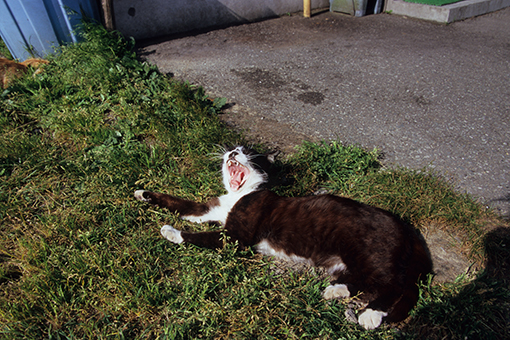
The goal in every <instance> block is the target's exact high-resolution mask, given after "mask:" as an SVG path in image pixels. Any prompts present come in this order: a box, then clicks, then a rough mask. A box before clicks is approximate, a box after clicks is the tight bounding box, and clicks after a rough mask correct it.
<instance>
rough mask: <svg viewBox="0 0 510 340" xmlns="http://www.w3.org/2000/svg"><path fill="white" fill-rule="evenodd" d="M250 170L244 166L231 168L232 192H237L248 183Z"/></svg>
mask: <svg viewBox="0 0 510 340" xmlns="http://www.w3.org/2000/svg"><path fill="white" fill-rule="evenodd" d="M247 171H248V169H246V168H245V167H243V166H237V165H232V166H230V167H229V172H230V187H231V188H232V190H234V191H237V190H239V188H241V187H242V186H243V184H244V182H245V181H246V175H247Z"/></svg>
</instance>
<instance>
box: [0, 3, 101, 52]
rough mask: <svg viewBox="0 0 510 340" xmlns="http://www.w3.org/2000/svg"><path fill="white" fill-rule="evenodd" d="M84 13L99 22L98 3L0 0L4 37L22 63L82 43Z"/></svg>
mask: <svg viewBox="0 0 510 340" xmlns="http://www.w3.org/2000/svg"><path fill="white" fill-rule="evenodd" d="M82 13H83V14H84V15H85V16H87V17H89V18H92V19H95V20H99V12H98V9H97V6H96V3H95V0H88V1H85V0H0V35H1V36H2V39H3V40H4V42H5V43H6V45H7V48H8V49H9V51H10V52H11V54H12V55H13V56H14V57H15V58H17V59H20V60H25V59H27V58H30V57H44V56H46V55H48V54H51V53H54V52H55V47H57V46H59V45H64V44H67V43H73V42H76V41H78V35H77V34H76V32H75V30H76V29H77V28H78V26H79V24H80V22H81V18H82Z"/></svg>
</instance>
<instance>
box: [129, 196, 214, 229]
mask: <svg viewBox="0 0 510 340" xmlns="http://www.w3.org/2000/svg"><path fill="white" fill-rule="evenodd" d="M135 198H136V199H138V200H139V201H142V202H147V203H150V204H152V205H155V206H158V207H160V208H167V209H169V210H170V211H172V212H176V213H178V214H179V215H181V217H183V218H185V219H189V220H193V221H195V220H198V219H200V218H201V217H203V216H204V215H207V213H209V212H210V211H211V208H212V207H214V206H215V205H217V203H216V201H215V200H214V199H213V200H211V201H209V202H207V203H197V202H193V201H189V200H185V199H182V198H178V197H174V196H171V195H167V194H161V193H157V192H151V191H145V190H137V191H135ZM204 221H208V219H204V220H200V222H204Z"/></svg>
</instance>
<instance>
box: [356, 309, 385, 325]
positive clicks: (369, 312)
mask: <svg viewBox="0 0 510 340" xmlns="http://www.w3.org/2000/svg"><path fill="white" fill-rule="evenodd" d="M387 315H388V313H386V312H382V311H380V310H373V309H371V308H367V309H365V310H364V311H363V312H362V313H361V314H360V316H359V317H358V323H359V324H360V325H361V326H363V328H365V329H375V328H377V327H379V325H381V322H382V319H383V318H384V317H385V316H387Z"/></svg>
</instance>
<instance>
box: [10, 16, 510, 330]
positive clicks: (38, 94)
mask: <svg viewBox="0 0 510 340" xmlns="http://www.w3.org/2000/svg"><path fill="white" fill-rule="evenodd" d="M84 32H85V33H84V35H85V36H84V38H85V39H84V42H82V43H79V44H74V45H72V46H68V47H65V48H63V49H62V53H61V54H60V55H59V56H57V57H54V58H52V60H51V63H50V64H49V65H48V66H47V67H46V68H45V72H44V73H42V74H40V75H38V76H37V77H31V76H27V77H25V78H23V79H20V80H18V81H16V82H15V83H13V84H12V86H11V87H10V88H8V89H6V90H5V91H4V92H3V93H2V94H1V97H0V338H3V339H42V338H49V339H85V338H94V339H96V338H97V339H123V338H128V339H169V338H171V339H195V338H202V339H213V338H214V339H217V338H229V339H230V338H241V339H244V338H249V339H251V338H257V339H258V338H260V339H282V338H285V339H297V338H300V339H333V338H334V339H395V338H401V337H404V338H413V337H415V336H417V335H420V336H422V335H423V334H425V335H426V334H433V335H436V334H437V338H441V336H443V335H448V334H456V332H457V331H460V330H463V329H464V330H465V332H464V333H459V334H462V335H464V334H465V335H466V336H470V335H473V336H474V335H476V336H477V337H478V335H479V336H480V338H487V339H489V338H494V337H495V336H497V335H498V334H501V332H502V331H504V329H505V328H504V327H508V325H507V323H506V324H505V319H504V318H503V319H502V318H500V317H499V315H501V311H502V310H503V309H504V308H507V306H508V301H509V295H508V289H507V288H508V287H507V286H505V285H504V283H505V282H506V281H504V280H500V278H501V277H503V276H502V273H500V272H499V271H498V270H493V271H485V272H483V273H480V276H479V278H478V279H477V280H475V281H459V282H457V283H453V284H451V285H441V286H430V287H424V288H423V289H422V298H421V300H420V303H419V306H418V309H417V310H416V311H415V318H414V319H413V320H414V321H412V322H411V323H409V324H408V325H407V326H406V327H405V328H404V329H402V330H397V329H394V328H392V327H390V326H383V327H381V328H380V329H378V330H375V331H366V330H364V329H362V328H360V327H359V326H357V325H355V324H351V323H348V322H346V321H345V318H344V316H343V315H344V311H345V307H344V305H342V304H341V303H338V302H333V303H331V302H326V301H324V300H323V299H322V298H321V291H322V290H323V289H324V288H325V287H326V285H327V282H325V281H322V280H319V279H317V278H316V277H315V276H313V275H311V274H310V273H296V272H292V271H290V272H288V273H284V274H276V273H275V272H274V271H273V270H272V269H271V264H270V261H269V260H268V259H265V258H262V257H260V256H258V255H255V254H253V253H252V252H251V251H249V250H248V251H246V250H240V249H238V248H237V247H236V245H235V244H230V245H226V246H225V247H224V248H223V249H219V250H206V249H199V248H197V247H194V246H189V245H181V246H176V245H173V244H171V243H169V242H167V241H165V240H164V239H163V238H162V237H160V235H159V228H160V226H161V225H162V224H166V223H168V224H173V225H175V226H176V227H177V228H181V229H187V230H194V231H200V230H209V229H211V228H214V227H213V226H209V225H196V224H192V223H189V222H184V221H181V220H179V219H178V218H177V217H176V216H174V215H173V214H171V213H170V212H168V211H166V210H154V209H153V208H151V207H149V206H147V205H145V204H142V203H140V202H137V201H136V200H135V199H134V198H133V192H134V190H136V189H142V188H145V189H149V190H158V191H163V192H166V193H170V194H174V195H177V196H181V197H186V198H189V199H193V200H197V201H204V200H206V199H208V198H210V197H212V196H217V195H220V194H222V193H223V188H222V184H221V176H220V173H219V168H220V167H219V160H218V159H217V158H216V157H215V156H214V153H217V152H219V151H220V150H221V145H234V144H238V143H243V137H242V136H240V135H238V134H235V133H234V132H232V131H231V130H229V129H227V128H226V127H225V126H224V125H222V124H221V122H220V121H219V119H218V118H217V113H218V110H219V108H220V107H221V106H222V105H223V103H224V102H223V101H222V100H221V99H216V100H210V99H209V98H208V97H207V95H206V94H205V93H204V91H203V89H201V88H198V87H194V86H191V85H190V84H187V83H182V82H176V81H174V80H172V79H170V78H168V77H166V76H164V75H161V74H160V73H159V72H158V70H157V69H156V68H155V67H154V66H151V65H149V64H145V63H141V62H139V61H138V60H137V59H136V57H135V55H134V53H133V52H132V47H133V43H132V42H131V41H126V40H124V39H122V38H121V37H120V36H118V35H116V34H114V33H107V32H106V31H105V30H103V29H102V28H100V27H97V26H87V27H86V29H85V30H84ZM280 165H281V166H282V167H283V168H284V169H286V170H285V175H286V176H287V177H288V178H289V180H288V181H286V182H284V184H282V185H280V186H279V187H277V188H276V190H277V191H278V192H280V193H282V194H286V195H294V196H298V195H305V194H311V193H313V192H315V191H317V190H319V189H322V188H325V189H327V190H329V191H333V192H336V193H339V194H342V195H347V196H349V197H353V198H356V199H359V200H361V201H364V202H367V203H370V204H374V205H378V206H381V207H383V208H387V209H389V210H391V211H393V212H395V213H396V214H399V215H400V216H402V217H403V218H404V219H406V220H408V221H409V222H411V223H413V224H415V225H417V226H419V225H420V223H421V222H422V221H424V220H428V219H432V220H443V221H445V222H446V224H447V225H449V226H450V228H452V230H459V229H461V230H463V232H464V234H465V235H466V238H467V239H470V238H471V239H473V242H472V244H473V247H474V248H476V249H478V250H477V253H478V254H483V253H484V251H485V252H486V253H487V254H493V255H491V256H492V257H490V256H489V257H490V258H493V262H495V263H499V264H501V263H506V262H505V261H506V260H505V259H506V258H507V257H504V256H503V257H502V254H506V253H505V252H504V249H506V248H504V245H503V244H505V243H504V242H501V240H504V239H505V238H504V237H503V236H501V235H500V236H498V237H496V238H495V239H494V240H493V242H492V243H490V244H494V246H493V247H492V248H490V247H489V248H490V249H493V248H494V249H496V248H497V249H499V250H498V251H495V252H492V251H491V252H487V251H486V249H489V248H488V247H487V242H485V243H484V242H481V241H479V242H478V243H476V242H475V240H476V239H477V238H478V239H480V235H482V234H483V229H482V225H481V222H480V221H483V220H484V219H486V218H493V217H491V215H490V214H489V213H488V212H486V211H485V210H484V209H482V208H481V207H480V206H479V205H477V204H475V203H473V201H472V200H471V199H470V198H469V197H467V196H464V195H459V194H456V193H455V192H454V191H453V190H452V189H451V186H450V185H449V184H448V183H447V182H445V181H444V180H441V179H440V178H439V177H437V176H434V175H433V174H430V173H427V172H417V171H409V170H404V169H397V170H392V171H389V170H383V169H381V167H380V164H379V162H378V160H377V151H375V150H374V151H372V152H366V151H364V150H363V149H361V148H358V147H350V146H343V145H341V144H339V143H331V144H325V143H323V144H311V143H305V144H303V145H302V146H301V147H300V148H299V149H298V150H297V152H296V154H295V155H294V156H293V157H291V158H290V159H286V160H281V161H280ZM498 242H499V243H498ZM506 244H510V243H506ZM498 247H499V248H498ZM494 254H495V255H494ZM491 268H504V267H502V266H501V265H496V266H491ZM502 272H503V273H506V272H505V271H502ZM482 274H483V275H482ZM501 282H502V283H501ZM463 292H466V294H463ZM468 297H472V299H471V300H470V299H468ZM475 298H476V299H478V300H476V299H475ZM481 301H483V302H484V304H483V306H484V307H483V309H480V312H479V313H474V312H473V311H472V310H471V309H469V308H468V307H469V303H471V302H472V303H478V304H479V303H481ZM466 313H467V314H466ZM469 313H474V314H469ZM467 316H469V317H467ZM474 318H476V320H481V321H479V322H477V323H475V322H474V321H473V320H474ZM480 318H481V319H480ZM506 320H507V319H506ZM506 322H507V321H506ZM463 324H465V325H466V326H469V327H464V328H463V327H461V326H462V325H463ZM486 325H490V329H491V330H492V331H491V332H487V331H486V330H487V327H486ZM438 329H440V332H436V331H437V330H438ZM434 332H436V333H434ZM484 334H485V335H484ZM425 337H426V336H425ZM452 338H455V337H452Z"/></svg>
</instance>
